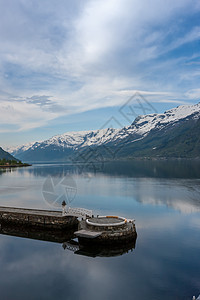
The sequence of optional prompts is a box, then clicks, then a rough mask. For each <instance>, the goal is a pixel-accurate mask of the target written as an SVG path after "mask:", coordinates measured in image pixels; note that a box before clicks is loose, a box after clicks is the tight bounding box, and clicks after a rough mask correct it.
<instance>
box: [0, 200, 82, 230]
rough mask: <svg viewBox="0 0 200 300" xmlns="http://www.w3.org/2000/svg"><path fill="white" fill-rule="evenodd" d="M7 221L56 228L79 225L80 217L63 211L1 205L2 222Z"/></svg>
mask: <svg viewBox="0 0 200 300" xmlns="http://www.w3.org/2000/svg"><path fill="white" fill-rule="evenodd" d="M5 223H10V224H11V223H12V224H15V225H18V226H20V225H26V226H30V227H40V228H43V229H45V228H46V229H52V230H56V229H66V228H70V227H74V226H77V225H78V218H77V217H76V216H70V215H67V216H63V214H62V212H61V211H53V210H40V209H29V208H15V207H3V206H0V224H5Z"/></svg>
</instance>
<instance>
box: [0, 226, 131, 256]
mask: <svg viewBox="0 0 200 300" xmlns="http://www.w3.org/2000/svg"><path fill="white" fill-rule="evenodd" d="M76 230H78V228H75V229H74V230H67V231H66V230H65V231H62V230H54V231H53V230H47V229H45V230H41V229H37V228H33V227H27V226H23V225H21V226H16V225H12V224H0V234H2V235H9V236H15V237H20V238H27V239H33V240H40V241H46V242H52V243H59V244H61V245H62V248H63V249H64V250H65V249H66V250H69V251H73V252H74V254H78V255H83V256H89V257H97V256H100V257H114V256H119V255H123V254H126V253H128V252H129V251H133V249H135V245H136V238H135V240H133V241H132V242H131V243H127V244H123V245H117V246H116V245H115V246H110V245H109V246H105V245H104V246H101V245H100V246H90V247H87V246H85V245H81V244H80V243H79V242H78V241H76V240H74V239H75V235H74V232H75V231H76Z"/></svg>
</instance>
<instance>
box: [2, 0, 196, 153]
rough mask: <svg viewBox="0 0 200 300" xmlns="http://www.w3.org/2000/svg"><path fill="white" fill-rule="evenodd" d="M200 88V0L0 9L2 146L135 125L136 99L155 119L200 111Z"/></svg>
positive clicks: (34, 3)
mask: <svg viewBox="0 0 200 300" xmlns="http://www.w3.org/2000/svg"><path fill="white" fill-rule="evenodd" d="M199 82H200V2H199V0H198V1H197V0H176V1H174V0H165V1H161V0H151V1H149V0H105V1H104V0H93V1H87V0H86V1H81V0H73V1H66V0H59V1H58V0H42V1H38V0H6V1H5V0H0V140H1V143H0V145H1V146H2V147H7V146H14V145H20V144H23V143H27V142H32V141H36V140H38V141H39V140H43V139H47V138H49V137H51V136H52V135H55V134H61V133H64V132H66V131H77V130H90V129H98V128H102V127H104V125H105V124H108V123H107V121H109V120H110V118H112V117H114V120H117V122H115V123H116V124H115V125H116V126H120V124H121V125H122V126H124V125H128V124H129V123H130V121H128V120H127V119H126V118H124V116H123V115H122V114H121V113H120V108H121V107H122V106H123V105H124V103H126V102H127V100H128V99H129V98H130V97H131V96H133V95H135V93H136V92H137V95H142V96H143V98H140V99H145V100H144V101H145V102H144V104H145V105H148V103H150V104H151V105H149V108H150V107H152V111H151V110H149V113H151V112H154V111H157V112H164V111H165V110H166V109H169V108H172V107H175V106H177V105H181V104H194V103H197V102H199V101H200V85H199ZM138 93H139V94H138ZM134 101H135V103H136V104H137V101H138V100H137V97H135V98H134V97H133V99H132V103H133V105H134ZM137 114H142V110H141V112H140V111H139V110H137Z"/></svg>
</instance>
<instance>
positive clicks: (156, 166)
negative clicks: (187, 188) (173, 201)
mask: <svg viewBox="0 0 200 300" xmlns="http://www.w3.org/2000/svg"><path fill="white" fill-rule="evenodd" d="M80 170H82V171H81V172H80ZM92 170H93V169H92V168H91V167H89V166H88V164H87V165H84V164H83V165H82V168H81V169H80V168H79V167H77V165H76V164H70V163H68V164H67V163H63V164H62V163H60V164H41V165H33V166H32V167H27V168H21V169H17V170H16V171H18V172H20V173H23V174H27V173H29V174H33V175H34V176H42V177H47V176H49V175H51V176H55V177H63V176H66V175H67V174H69V173H70V174H81V175H82V176H86V177H87V176H88V177H90V176H91V177H93V176H95V175H96V174H99V173H103V174H105V175H106V174H107V175H109V176H125V177H135V178H142V177H143V178H144V177H146V178H185V179H186V178H188V179H189V178H190V179H195V178H196V179H197V178H200V160H196V161H194V160H174V161H173V160H169V161H168V160H163V161H157V160H155V161H153V160H146V161H145V160H144V161H143V160H134V161H116V162H105V163H104V165H103V167H102V168H98V167H97V168H95V172H94V170H93V172H92Z"/></svg>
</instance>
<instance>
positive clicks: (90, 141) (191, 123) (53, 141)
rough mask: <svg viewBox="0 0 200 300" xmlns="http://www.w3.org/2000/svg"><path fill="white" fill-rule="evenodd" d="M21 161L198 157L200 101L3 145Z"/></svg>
mask: <svg viewBox="0 0 200 300" xmlns="http://www.w3.org/2000/svg"><path fill="white" fill-rule="evenodd" d="M6 150H7V151H8V152H10V153H11V154H12V155H13V156H15V157H17V158H18V159H21V160H23V161H31V162H34V161H69V160H79V161H89V160H101V159H105V160H112V159H133V158H144V157H145V158H163V157H164V158H172V157H173V158H197V157H200V103H198V104H195V105H182V106H178V107H176V108H173V109H170V110H168V111H166V112H164V113H163V114H155V113H154V114H149V115H141V116H138V117H137V118H136V119H135V120H134V121H133V123H132V124H131V125H129V126H126V127H123V128H120V129H114V128H107V129H100V130H93V131H80V132H67V133H64V134H61V135H56V136H54V137H52V138H50V139H48V140H45V141H40V142H34V143H30V144H26V145H22V146H19V147H15V148H8V149H6Z"/></svg>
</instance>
